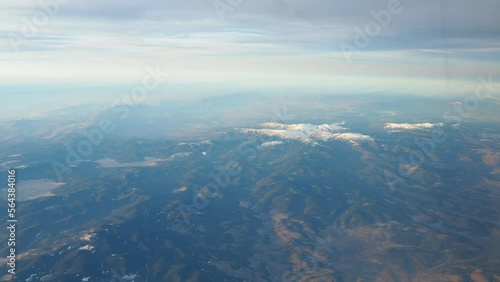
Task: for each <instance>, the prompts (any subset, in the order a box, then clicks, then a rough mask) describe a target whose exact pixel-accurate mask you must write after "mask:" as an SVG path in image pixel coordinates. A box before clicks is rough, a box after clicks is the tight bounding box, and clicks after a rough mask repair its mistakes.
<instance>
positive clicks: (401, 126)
mask: <svg viewBox="0 0 500 282" xmlns="http://www.w3.org/2000/svg"><path fill="white" fill-rule="evenodd" d="M437 126H443V123H429V122H425V123H386V124H385V126H384V128H385V129H388V130H391V131H392V132H398V131H403V130H418V129H430V128H434V127H437Z"/></svg>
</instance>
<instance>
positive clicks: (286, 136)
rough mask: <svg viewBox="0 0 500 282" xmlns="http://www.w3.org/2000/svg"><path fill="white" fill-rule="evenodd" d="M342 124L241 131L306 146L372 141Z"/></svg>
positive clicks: (265, 126)
mask: <svg viewBox="0 0 500 282" xmlns="http://www.w3.org/2000/svg"><path fill="white" fill-rule="evenodd" d="M343 124H344V123H332V124H319V125H315V124H310V123H299V124H282V123H275V122H272V123H270V122H267V123H262V124H260V126H261V128H243V129H241V131H242V132H245V133H257V134H262V135H266V136H271V137H276V138H279V139H282V140H297V141H300V142H303V143H307V144H318V141H323V142H326V141H329V140H340V141H347V142H351V143H353V144H358V143H359V142H362V141H372V140H373V138H372V137H370V136H368V135H364V134H361V133H352V132H347V128H345V127H343V126H342V125H343ZM271 142H272V141H271ZM271 142H267V144H268V145H271V144H273V145H276V143H271ZM264 144H266V143H264Z"/></svg>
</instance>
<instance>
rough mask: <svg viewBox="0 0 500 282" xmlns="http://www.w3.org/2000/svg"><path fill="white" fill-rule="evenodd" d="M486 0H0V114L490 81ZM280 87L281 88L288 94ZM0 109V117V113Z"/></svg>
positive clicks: (430, 89) (450, 88)
mask: <svg viewBox="0 0 500 282" xmlns="http://www.w3.org/2000/svg"><path fill="white" fill-rule="evenodd" d="M498 11H500V1H498V0H480V1H469V0H467V1H465V0H453V1H452V0H432V1H431V0H421V1H412V0H349V1H346V0H342V1H339V0H330V1H327V0H309V1H298V0H183V1H171V0H141V1H139V0H127V1H124V0H120V1H118V0H106V1H102V0H101V1H97V0H86V1H83V0H40V1H38V0H23V1H4V0H2V1H0V62H1V63H0V94H1V96H2V99H3V100H4V101H6V103H2V105H1V106H0V112H2V114H1V115H3V116H5V115H7V116H8V115H17V114H19V112H23V113H29V114H33V113H35V112H36V111H37V110H41V109H48V108H56V107H58V106H62V105H66V104H78V103H85V102H102V103H109V102H110V101H112V100H113V99H116V97H117V96H119V95H122V93H127V92H130V91H132V90H133V89H134V87H135V86H137V85H139V86H140V85H142V83H143V80H144V77H145V76H147V75H148V71H147V70H148V68H149V69H160V70H161V72H162V73H164V74H166V75H164V76H163V77H162V79H161V81H160V83H159V84H158V86H157V87H155V88H154V89H152V90H150V92H151V93H148V99H147V100H148V101H156V100H163V99H178V98H179V97H181V98H191V97H193V98H196V97H205V96H210V95H224V94H228V93H238V92H245V93H251V92H252V91H253V92H260V93H269V94H270V95H272V94H273V93H275V92H280V93H282V92H286V91H289V92H290V93H291V94H308V93H311V94H314V93H322V94H332V95H334V94H343V95H344V94H352V95H356V94H366V93H374V95H376V94H378V93H383V94H397V95H427V96H460V95H468V94H471V93H473V92H474V89H475V88H476V87H477V85H478V84H479V83H480V82H479V77H488V76H491V80H492V83H491V85H492V86H493V87H494V88H495V89H500V87H498V86H500V84H499V82H500V67H499V66H500V64H499V63H500V17H499V16H498ZM292 92H293V93H292ZM1 115H0V116H1Z"/></svg>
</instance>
